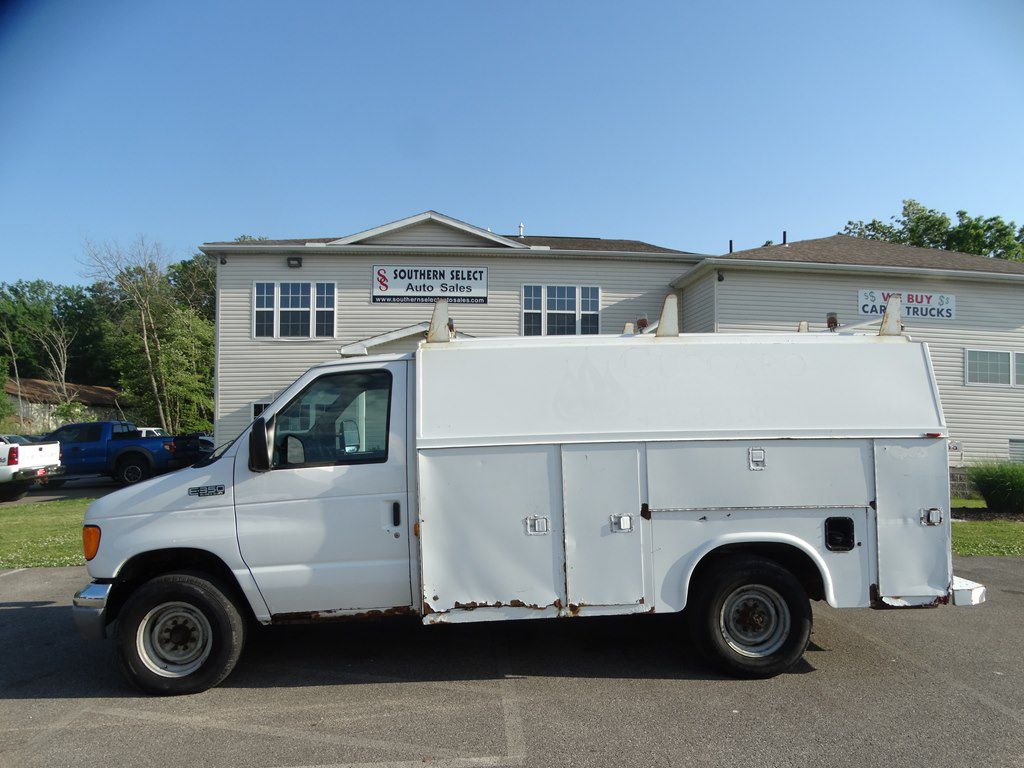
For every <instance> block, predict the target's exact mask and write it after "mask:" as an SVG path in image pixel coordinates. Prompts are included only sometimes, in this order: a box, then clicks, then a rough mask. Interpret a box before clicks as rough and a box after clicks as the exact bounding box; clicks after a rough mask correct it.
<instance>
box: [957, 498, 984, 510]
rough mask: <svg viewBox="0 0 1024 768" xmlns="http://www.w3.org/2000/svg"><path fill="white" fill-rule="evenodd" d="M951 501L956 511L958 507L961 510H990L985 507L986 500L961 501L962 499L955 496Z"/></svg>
mask: <svg viewBox="0 0 1024 768" xmlns="http://www.w3.org/2000/svg"><path fill="white" fill-rule="evenodd" d="M951 501H952V504H951V506H952V507H953V509H956V508H957V507H959V508H961V509H987V508H988V507H986V506H985V500H984V499H960V498H957V497H956V496H954V497H953V498H952V499H951Z"/></svg>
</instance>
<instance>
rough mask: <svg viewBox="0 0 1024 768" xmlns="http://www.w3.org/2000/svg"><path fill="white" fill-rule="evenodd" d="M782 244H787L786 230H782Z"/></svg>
mask: <svg viewBox="0 0 1024 768" xmlns="http://www.w3.org/2000/svg"><path fill="white" fill-rule="evenodd" d="M782 244H783V245H788V243H787V242H786V230H782Z"/></svg>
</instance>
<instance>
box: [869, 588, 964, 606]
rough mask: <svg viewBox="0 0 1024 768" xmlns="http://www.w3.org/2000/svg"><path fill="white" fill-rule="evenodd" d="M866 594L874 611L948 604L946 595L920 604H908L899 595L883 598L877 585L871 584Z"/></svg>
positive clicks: (937, 596)
mask: <svg viewBox="0 0 1024 768" xmlns="http://www.w3.org/2000/svg"><path fill="white" fill-rule="evenodd" d="M868 594H869V595H870V603H871V607H872V608H874V609H875V610H876V611H897V610H898V611H905V610H908V609H912V608H936V607H938V606H940V605H948V604H949V595H948V594H946V595H936V596H935V598H934V599H931V600H927V601H926V602H920V603H919V602H914V603H908V602H907V600H906V598H904V597H900V596H899V595H891V596H890V595H886V596H884V597H883V596H882V594H881V592H880V591H879V589H878V585H877V584H872V585H871V586H870V587H869V588H868Z"/></svg>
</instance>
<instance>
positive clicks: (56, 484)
mask: <svg viewBox="0 0 1024 768" xmlns="http://www.w3.org/2000/svg"><path fill="white" fill-rule="evenodd" d="M66 482H67V480H49V479H46V478H44V479H42V480H40V481H39V485H41V486H42V487H43V488H50V489H52V490H54V491H55V490H57V489H58V488H60V487H61V486H63V485H64V483H66Z"/></svg>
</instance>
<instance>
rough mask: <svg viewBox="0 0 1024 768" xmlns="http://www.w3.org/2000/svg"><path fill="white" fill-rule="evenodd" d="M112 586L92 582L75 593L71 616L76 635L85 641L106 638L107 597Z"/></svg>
mask: <svg viewBox="0 0 1024 768" xmlns="http://www.w3.org/2000/svg"><path fill="white" fill-rule="evenodd" d="M113 586H114V585H113V584H104V583H103V582H99V581H94V582H92V583H91V584H88V585H86V586H84V587H82V588H81V589H80V590H78V591H77V592H75V599H74V601H73V603H74V605H73V607H72V609H71V616H72V618H74V620H75V627H77V628H78V633H79V634H80V635H81V636H82V637H84V638H85V639H86V640H102V639H103V638H104V637H106V636H107V620H106V610H107V597H108V596H109V595H110V590H111V588H112V587H113Z"/></svg>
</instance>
